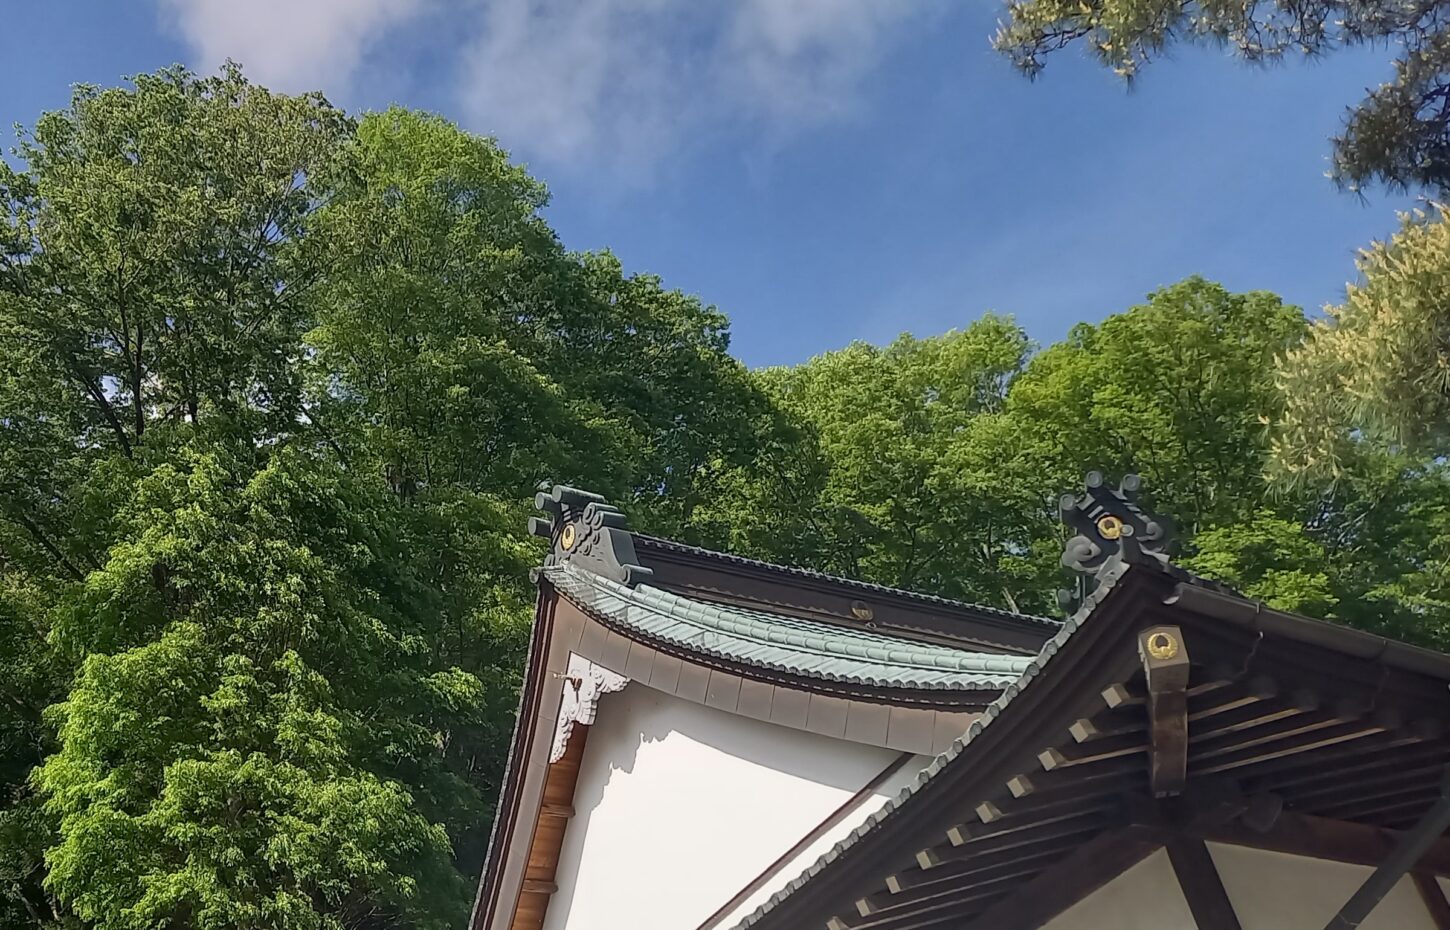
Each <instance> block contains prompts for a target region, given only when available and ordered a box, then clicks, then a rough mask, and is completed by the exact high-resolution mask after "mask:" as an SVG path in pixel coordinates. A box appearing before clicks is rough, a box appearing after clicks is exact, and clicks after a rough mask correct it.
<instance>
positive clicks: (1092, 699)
mask: <svg viewBox="0 0 1450 930" xmlns="http://www.w3.org/2000/svg"><path fill="white" fill-rule="evenodd" d="M1205 604H1216V605H1217V608H1211V610H1210V612H1205V611H1204V610H1202V609H1198V608H1201V607H1202V606H1203V605H1205ZM1244 605H1247V606H1246V607H1245V606H1244ZM1229 610H1236V611H1241V612H1242V611H1245V610H1246V611H1247V612H1249V613H1253V612H1254V607H1253V605H1252V602H1245V601H1243V600H1242V599H1235V598H1232V597H1228V596H1220V595H1214V596H1213V597H1212V598H1203V597H1199V596H1197V595H1189V596H1188V597H1184V596H1183V591H1182V589H1181V588H1180V587H1179V584H1178V580H1177V579H1175V578H1173V577H1172V576H1171V575H1170V574H1167V573H1165V572H1162V571H1158V570H1154V569H1151V568H1147V567H1138V566H1135V567H1133V568H1132V569H1130V570H1128V571H1127V572H1126V573H1125V575H1124V576H1123V577H1122V578H1121V579H1119V580H1118V581H1117V582H1116V585H1115V586H1114V587H1113V588H1112V590H1111V591H1109V592H1108V593H1107V594H1106V596H1105V597H1104V599H1103V600H1102V602H1101V603H1098V604H1097V606H1096V607H1095V608H1094V609H1093V611H1092V614H1091V616H1090V617H1088V618H1086V619H1085V621H1084V622H1082V623H1081V625H1080V627H1078V628H1077V629H1076V630H1075V631H1074V632H1072V635H1071V636H1070V637H1068V638H1067V639H1066V640H1065V641H1064V643H1063V645H1062V646H1061V649H1060V651H1059V652H1058V653H1057V654H1056V655H1055V656H1053V657H1052V658H1051V659H1050V661H1047V662H1046V663H1045V665H1044V666H1043V670H1042V672H1041V673H1040V674H1038V675H1037V676H1036V677H1035V678H1033V679H1031V680H1029V681H1028V682H1027V683H1026V684H1025V686H1024V687H1023V689H1022V690H1021V692H1020V693H1018V694H1016V695H1015V696H1013V697H1012V698H1011V700H1010V701H1007V702H1005V704H1004V705H1003V706H1002V708H1001V711H1000V714H999V715H998V718H997V719H996V720H995V721H994V722H993V723H992V725H988V726H984V727H982V728H980V729H979V730H976V731H975V732H974V734H973V735H972V738H971V739H970V740H969V741H968V742H967V743H966V744H965V745H964V746H961V747H960V750H959V751H956V752H955V753H949V755H952V756H953V757H952V758H951V760H950V761H948V762H945V763H944V764H941V765H940V767H939V768H938V769H937V770H936V771H935V772H934V773H933V775H932V777H931V778H929V779H928V780H927V781H925V782H924V783H923V784H922V785H921V786H920V787H919V788H918V789H917V790H916V791H915V793H914V794H912V795H911V796H909V797H907V798H906V799H905V801H903V802H901V803H900V804H898V805H897V806H896V807H895V809H894V810H892V811H891V812H890V813H889V814H888V815H887V816H885V817H883V818H881V819H879V821H878V822H876V823H874V824H873V825H870V826H869V827H868V828H867V829H864V830H862V831H858V832H857V834H855V835H853V837H852V838H851V840H849V841H847V842H846V843H844V844H842V845H841V846H838V848H837V850H836V851H835V852H834V853H833V856H832V857H830V859H829V861H825V862H823V863H821V864H818V866H817V867H816V869H814V870H813V874H812V875H811V876H810V877H809V879H808V880H806V881H804V882H803V883H798V884H796V885H794V886H793V887H792V888H791V889H790V890H789V891H788V893H786V894H784V895H779V896H777V898H776V899H773V902H772V904H771V905H770V906H768V907H767V908H766V909H765V910H763V911H761V912H757V913H756V914H755V915H753V916H752V917H751V918H747V919H746V920H745V921H744V922H742V924H741V926H748V927H750V928H751V930H756V928H760V930H787V928H789V930H799V928H823V927H824V928H830V930H929V928H935V927H941V928H947V927H950V928H953V930H1030V928H1034V927H1038V926H1040V925H1041V924H1042V923H1044V922H1045V921H1046V920H1048V919H1050V918H1051V917H1052V916H1055V914H1056V913H1058V912H1060V911H1061V910H1063V909H1064V908H1065V907H1066V906H1067V905H1069V904H1071V903H1072V902H1073V901H1074V900H1076V899H1077V898H1080V897H1082V896H1085V895H1086V894H1087V893H1089V892H1091V891H1092V890H1094V889H1095V888H1096V887H1098V886H1100V885H1101V884H1103V883H1105V882H1106V881H1108V880H1110V879H1111V878H1112V877H1114V876H1115V875H1116V874H1119V873H1121V872H1122V871H1123V870H1125V869H1126V868H1128V867H1129V866H1131V865H1132V864H1133V863H1134V862H1136V861H1138V860H1139V859H1141V858H1143V857H1144V856H1146V855H1148V854H1150V853H1151V852H1152V851H1154V850H1155V849H1158V848H1162V847H1163V846H1165V845H1170V852H1173V853H1174V860H1175V861H1174V864H1175V867H1178V866H1180V865H1182V866H1183V868H1185V869H1187V868H1189V867H1190V866H1191V864H1192V863H1193V862H1194V861H1201V857H1200V856H1199V853H1198V851H1197V848H1196V847H1194V846H1193V844H1194V843H1198V844H1201V843H1202V842H1203V841H1205V840H1213V841H1216V842H1224V843H1232V844H1240V845H1252V846H1257V847H1260V848H1266V849H1278V850H1280V851H1284V852H1292V853H1295V854H1298V855H1308V856H1318V857H1322V858H1330V859H1339V860H1341V861H1348V862H1358V863H1362V864H1369V865H1373V864H1377V863H1378V862H1379V861H1380V859H1381V858H1383V856H1384V855H1385V853H1386V852H1387V850H1388V849H1389V847H1390V845H1391V844H1392V842H1393V841H1394V839H1395V838H1396V836H1397V835H1398V833H1399V831H1403V830H1406V829H1408V828H1409V827H1411V826H1412V825H1414V824H1415V823H1416V822H1417V820H1418V819H1419V818H1420V816H1421V814H1422V813H1423V812H1424V811H1425V810H1427V809H1428V808H1429V807H1430V805H1431V804H1432V803H1433V802H1434V801H1435V800H1436V798H1438V796H1439V793H1440V783H1441V780H1442V777H1443V773H1444V771H1445V766H1446V765H1447V763H1450V738H1447V723H1450V692H1447V688H1446V682H1447V680H1450V659H1446V657H1444V656H1438V655H1437V654H1435V653H1427V652H1426V651H1424V650H1412V651H1406V650H1407V649H1408V647H1399V648H1398V649H1391V648H1390V646H1388V645H1386V643H1387V641H1382V642H1381V643H1380V645H1379V646H1376V645H1375V644H1373V643H1370V642H1369V641H1368V640H1367V639H1366V638H1365V636H1366V634H1361V633H1356V632H1354V631H1342V628H1333V627H1330V626H1329V625H1327V624H1321V623H1317V622H1315V621H1309V620H1305V619H1304V618H1291V619H1285V617H1283V616H1280V617H1277V618H1275V619H1274V620H1273V622H1272V623H1268V624H1265V623H1258V624H1254V623H1249V622H1226V620H1225V617H1224V616H1223V615H1224V614H1225V613H1226V612H1227V611H1229ZM1258 613H1260V614H1263V613H1264V611H1263V609H1262V607H1260V609H1259V610H1258ZM1163 625H1171V626H1172V627H1174V628H1176V629H1177V630H1178V631H1180V632H1181V636H1182V639H1183V642H1184V644H1186V647H1187V650H1188V654H1189V655H1190V656H1191V658H1192V663H1191V668H1190V670H1189V674H1188V676H1187V682H1186V687H1185V689H1184V708H1183V716H1184V719H1185V720H1186V730H1187V732H1186V741H1185V743H1184V751H1185V752H1186V776H1185V778H1184V782H1183V786H1182V789H1181V792H1180V793H1178V794H1176V795H1173V796H1169V797H1164V798H1155V797H1154V794H1153V791H1152V790H1150V774H1149V773H1150V761H1152V760H1153V753H1154V747H1155V741H1154V739H1153V737H1152V726H1151V725H1150V724H1151V723H1152V722H1151V721H1150V719H1149V718H1150V714H1149V710H1148V707H1149V694H1148V688H1147V682H1146V680H1145V679H1146V675H1145V664H1144V660H1143V659H1142V657H1141V656H1140V653H1139V642H1138V637H1139V636H1140V634H1142V633H1143V632H1144V631H1146V630H1149V629H1150V628H1153V627H1158V626H1163ZM1396 645H1398V644H1396ZM1169 706H1170V710H1171V707H1172V705H1171V702H1170V705H1169ZM1159 744H1160V745H1165V746H1170V747H1171V746H1172V745H1173V741H1172V740H1164V741H1160V742H1159ZM1160 751H1165V750H1161V749H1160ZM1418 869H1419V870H1420V871H1421V872H1425V873H1431V874H1441V875H1450V843H1447V842H1446V841H1444V840H1441V841H1440V842H1439V843H1438V844H1437V845H1436V846H1435V847H1434V848H1433V849H1432V850H1431V852H1430V853H1429V854H1427V855H1426V856H1425V857H1424V859H1423V860H1422V861H1421V862H1420V864H1419V866H1418ZM1193 891H1194V894H1193V896H1192V897H1191V898H1190V904H1191V905H1194V907H1195V913H1197V912H1198V910H1199V909H1200V908H1202V909H1205V912H1206V913H1211V912H1212V910H1213V908H1214V907H1215V906H1216V905H1215V900H1216V899H1215V892H1214V890H1213V888H1212V883H1211V882H1209V883H1208V884H1205V885H1202V886H1199V887H1195V888H1194V889H1193ZM1211 919H1213V918H1211V917H1203V918H1201V920H1200V922H1202V920H1211ZM1223 925H1224V924H1217V926H1223Z"/></svg>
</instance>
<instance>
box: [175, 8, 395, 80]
mask: <svg viewBox="0 0 1450 930" xmlns="http://www.w3.org/2000/svg"><path fill="white" fill-rule="evenodd" d="M160 5H161V10H162V13H163V16H164V17H165V18H166V19H167V20H168V22H169V24H170V25H171V26H173V27H174V28H175V29H176V30H177V31H178V32H180V34H181V36H182V38H184V39H185V40H186V41H187V42H188V43H189V44H190V45H191V47H192V48H193V50H194V51H195V52H196V55H197V57H198V58H199V59H201V66H202V67H205V68H214V67H216V66H218V65H220V64H221V63H222V62H223V61H225V60H226V59H228V58H231V59H234V60H236V61H239V62H241V63H242V65H243V66H244V67H245V68H246V69H247V74H248V75H249V76H250V77H251V78H252V79H253V80H256V81H259V82H261V83H263V84H266V85H267V86H269V87H272V88H275V89H277V90H285V91H292V92H297V91H304V90H323V91H327V92H337V91H340V90H342V89H345V88H346V87H347V85H348V84H349V82H350V81H351V80H352V78H353V76H354V74H355V73H356V71H357V69H358V66H359V65H360V64H361V62H362V59H363V55H364V54H365V53H366V52H367V51H368V49H369V47H370V46H371V45H372V44H373V43H374V42H376V41H377V40H378V38H379V37H380V36H381V35H382V34H383V33H385V32H386V31H387V29H388V28H389V27H391V26H394V25H397V24H399V23H402V22H404V21H406V20H408V19H409V18H411V17H412V16H413V15H415V14H416V13H417V12H418V11H419V10H420V9H421V7H422V6H423V0H160Z"/></svg>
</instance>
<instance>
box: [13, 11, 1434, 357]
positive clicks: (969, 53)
mask: <svg viewBox="0 0 1450 930" xmlns="http://www.w3.org/2000/svg"><path fill="white" fill-rule="evenodd" d="M999 12H1000V6H999V5H998V4H997V3H996V2H989V0H974V2H972V3H961V4H948V3H946V2H941V0H920V2H891V0H791V2H789V3H785V2H778V0H732V2H729V3H714V4H711V3H703V4H702V3H699V2H698V0H252V2H249V3H235V2H230V0H141V2H133V3H116V2H114V0H48V2H46V3H34V2H32V3H23V4H17V5H16V6H15V7H14V8H12V9H10V10H7V27H8V28H7V30H6V31H4V32H0V120H3V121H4V122H5V123H6V124H9V123H13V122H17V121H18V122H22V123H30V122H32V121H33V120H34V118H35V116H36V115H37V114H38V113H40V112H41V111H42V110H44V109H48V108H54V107H56V106H60V105H63V104H64V102H65V100H66V97H67V94H68V88H69V85H70V84H72V83H74V82H78V81H88V82H95V83H104V84H111V83H117V82H119V80H120V79H121V77H122V76H123V75H126V74H129V73H134V72H136V71H144V70H151V69H154V68H158V67H162V66H164V65H167V64H170V63H173V62H177V61H180V62H184V63H186V64H189V65H191V66H193V67H196V68H198V69H201V70H211V69H213V68H215V67H216V66H217V65H218V64H219V63H220V62H221V61H222V60H223V59H225V58H226V57H232V58H234V59H236V60H238V61H240V62H242V63H243V65H244V66H245V67H246V68H247V70H248V72H249V73H250V74H251V75H252V76H253V77H254V78H255V79H257V80H260V81H262V82H264V83H267V84H269V85H271V86H274V87H278V88H280V89H286V90H299V89H306V88H316V89H321V90H323V91H324V92H325V93H327V95H328V96H329V97H330V98H331V99H332V100H333V101H334V102H337V103H339V104H342V105H345V106H347V107H348V108H349V109H352V110H355V111H356V110H361V109H372V108H378V107H382V106H386V105H387V104H389V103H394V102H396V103H401V104H405V105H409V106H417V107H422V108H426V109H431V110H435V111H438V112H441V113H444V114H445V115H448V116H450V117H452V118H454V119H456V120H458V121H459V122H460V123H462V124H463V125H464V126H466V127H467V128H469V129H472V130H475V131H478V132H484V133H490V134H493V135H496V136H498V137H499V139H500V141H501V142H502V143H503V144H504V145H505V147H507V148H509V149H510V150H511V151H512V152H514V154H515V155H516V157H518V158H519V159H521V160H523V161H525V162H526V163H527V164H528V165H529V166H530V168H531V170H532V171H533V172H534V173H535V174H536V175H537V176H539V177H541V178H542V179H544V180H545V181H546V182H547V183H548V184H549V186H550V189H551V190H552V192H553V195H554V201H553V204H552V205H551V206H550V208H549V210H548V216H549V219H550V221H551V222H552V223H553V225H554V227H555V228H556V229H557V230H558V231H559V233H560V235H561V236H562V238H563V239H564V241H565V243H566V244H567V245H569V246H570V247H573V248H580V249H593V248H604V247H608V248H611V249H613V250H614V251H615V252H616V253H617V254H618V255H619V256H620V257H621V259H622V260H623V261H624V263H625V265H626V267H628V268H630V269H631V270H637V271H649V272H653V273H656V274H659V275H661V276H662V277H663V278H664V280H665V281H666V282H667V283H668V284H669V285H671V286H674V287H678V288H681V289H683V290H686V291H689V292H691V293H695V294H698V295H700V297H701V298H702V299H704V300H705V301H707V302H709V303H713V304H716V305H717V306H719V307H720V308H721V309H723V310H724V311H725V312H727V313H728V314H729V315H730V317H731V319H732V321H733V329H734V347H735V351H736V353H737V354H738V355H739V356H740V357H741V358H742V359H744V360H745V361H746V362H747V363H749V364H752V365H764V364H781V363H792V362H797V361H801V360H803V359H805V358H808V357H810V356H811V355H814V354H816V353H819V352H822V351H825V350H828V349H832V348H837V347H840V346H842V345H845V344H846V343H848V342H850V341H851V340H853V339H866V340H871V341H875V342H882V341H886V340H889V339H891V338H892V337H894V336H895V335H896V334H897V333H899V332H901V331H911V332H914V333H916V334H917V335H927V334H931V333H937V332H942V331H945V330H948V329H951V328H954V327H961V326H964V325H966V324H967V323H969V322H970V321H971V320H973V319H975V318H976V317H978V316H980V315H981V314H982V313H983V312H985V311H988V310H993V311H997V312H1001V313H1009V314H1012V315H1013V316H1015V317H1016V319H1017V320H1018V321H1019V322H1020V323H1021V324H1022V325H1023V326H1025V327H1026V328H1027V330H1028V332H1029V333H1031V335H1032V336H1033V337H1034V338H1035V339H1037V340H1038V341H1039V342H1042V343H1047V342H1051V341H1053V340H1055V339H1058V338H1060V337H1061V336H1062V335H1063V334H1064V333H1065V332H1066V331H1067V330H1068V328H1069V327H1070V326H1072V324H1074V323H1076V322H1078V321H1083V320H1088V321H1092V320H1098V319H1101V318H1102V317H1104V316H1106V315H1108V314H1110V313H1113V312H1116V311H1119V310H1122V309H1125V308H1127V307H1128V306H1131V305H1132V304H1133V303H1135V302H1137V301H1139V300H1141V299H1142V297H1143V296H1144V295H1145V294H1146V293H1147V292H1148V291H1150V290H1152V289H1153V288H1155V287H1158V286H1161V285H1164V284H1168V283H1171V282H1173V281H1175V280H1178V279H1180V278H1182V277H1184V276H1187V275H1190V274H1202V275H1204V276H1206V277H1209V278H1213V279H1216V280H1219V281H1222V282H1224V283H1225V284H1226V285H1228V286H1229V287H1231V288H1234V289H1254V288H1264V289H1269V290H1273V291H1276V292H1278V293H1280V294H1282V295H1284V296H1285V298H1286V299H1288V300H1290V301H1292V302H1294V303H1298V304H1300V305H1302V306H1305V307H1307V308H1310V309H1315V308H1318V307H1320V306H1322V305H1323V304H1325V303H1327V302H1332V301H1336V300H1338V299H1339V298H1340V297H1341V295H1342V294H1343V291H1344V285H1345V282H1346V281H1348V280H1350V279H1352V278H1353V275H1354V265H1353V260H1354V255H1355V252H1356V250H1357V249H1358V248H1360V247H1362V246H1363V245H1365V244H1367V243H1368V242H1369V241H1370V240H1372V239H1374V238H1377V237H1382V236H1384V235H1386V234H1388V233H1389V232H1390V231H1391V230H1392V229H1393V228H1394V226H1395V224H1396V219H1395V213H1396V211H1397V210H1400V209H1404V208H1405V207H1407V206H1410V205H1412V203H1413V201H1412V200H1410V199H1409V198H1405V197H1394V196H1389V195H1387V194H1385V193H1383V192H1381V191H1371V192H1370V194H1369V197H1368V198H1367V200H1363V201H1362V200H1360V199H1357V198H1355V197H1352V196H1350V195H1346V194H1342V193H1339V192H1337V191H1336V190H1335V189H1334V187H1333V186H1332V185H1331V184H1330V183H1329V182H1328V181H1327V180H1326V179H1325V178H1324V171H1325V169H1326V168H1327V165H1328V162H1327V156H1328V153H1329V144H1328V137H1329V136H1330V135H1331V134H1332V133H1333V132H1334V131H1335V130H1336V129H1337V128H1338V127H1339V125H1340V123H1341V121H1342V119H1343V115H1344V111H1345V108H1346V106H1347V105H1349V104H1350V103H1353V102H1356V101H1358V100H1359V99H1360V98H1361V97H1362V96H1363V94H1364V89H1365V88H1366V87H1368V86H1372V85H1375V84H1378V83H1379V82H1381V81H1383V80H1385V79H1386V77H1387V76H1388V75H1389V64H1388V61H1387V58H1386V56H1385V55H1384V54H1383V53H1378V54H1376V53H1374V52H1372V51H1371V52H1355V53H1352V54H1348V55H1340V56H1337V57H1333V58H1330V59H1327V60H1325V61H1322V62H1317V63H1313V64H1307V65H1306V64H1294V65H1292V66H1287V67H1282V68H1277V69H1273V70H1268V71H1261V70H1254V69H1249V68H1245V67H1243V66H1241V65H1239V64H1237V63H1235V62H1233V61H1231V60H1229V59H1228V58H1227V57H1226V55H1225V54H1224V53H1221V52H1217V51H1194V50H1181V51H1179V52H1177V53H1176V54H1175V56H1174V60H1172V61H1168V62H1162V63H1159V64H1156V65H1154V66H1152V67H1150V68H1148V69H1147V70H1146V71H1145V72H1144V74H1143V76H1142V78H1141V79H1140V81H1139V83H1138V84H1137V85H1136V86H1135V88H1134V89H1133V90H1132V91H1131V92H1130V91H1128V90H1126V89H1125V88H1124V86H1123V85H1122V84H1121V82H1119V81H1118V80H1117V79H1116V78H1114V77H1113V76H1112V75H1111V74H1110V73H1107V72H1106V71H1104V70H1102V69H1100V68H1098V67H1097V66H1095V65H1093V64H1092V63H1090V62H1088V61H1086V60H1085V59H1084V57H1083V54H1082V53H1081V51H1080V50H1077V49H1071V50H1068V51H1066V52H1064V53H1060V54H1059V55H1058V56H1056V57H1055V58H1053V59H1050V60H1049V64H1048V69H1047V72H1046V74H1045V75H1044V76H1043V77H1042V78H1041V79H1039V80H1038V81H1036V82H1029V81H1027V80H1025V79H1023V78H1021V77H1020V76H1018V75H1017V74H1016V73H1015V72H1013V70H1012V69H1011V67H1010V66H1009V65H1008V63H1007V62H1006V61H1005V60H1004V59H1002V58H1001V57H1000V56H998V55H996V54H995V53H993V52H992V51H991V50H990V48H989V47H988V40H989V37H990V35H991V33H992V32H993V30H994V28H995V23H996V19H997V17H998V15H999Z"/></svg>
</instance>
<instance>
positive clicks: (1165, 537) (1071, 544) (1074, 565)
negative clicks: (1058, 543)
mask: <svg viewBox="0 0 1450 930" xmlns="http://www.w3.org/2000/svg"><path fill="white" fill-rule="evenodd" d="M1142 486H1143V479H1142V478H1140V477H1138V476H1137V475H1124V476H1123V480H1122V481H1121V482H1119V483H1118V487H1117V490H1114V489H1112V488H1110V487H1108V486H1107V485H1106V484H1104V482H1103V473H1102V472H1100V471H1090V472H1088V473H1087V477H1086V478H1084V479H1083V487H1084V493H1082V494H1080V495H1079V494H1064V495H1063V496H1062V498H1061V500H1060V501H1059V503H1058V508H1059V510H1060V511H1061V513H1062V520H1063V522H1064V523H1066V524H1067V525H1068V526H1069V527H1071V528H1073V529H1075V530H1077V535H1076V536H1074V537H1072V538H1071V539H1069V540H1068V541H1067V545H1066V546H1065V547H1064V548H1063V552H1062V564H1063V566H1064V567H1066V568H1070V569H1072V570H1073V571H1074V572H1077V573H1078V578H1077V583H1076V585H1075V590H1071V591H1068V590H1062V591H1058V592H1057V600H1058V604H1059V605H1060V606H1061V607H1062V608H1063V609H1064V610H1067V611H1071V610H1073V609H1074V608H1075V607H1076V606H1077V605H1079V604H1081V603H1082V601H1083V600H1084V599H1086V598H1087V597H1088V595H1090V594H1092V592H1093V591H1094V590H1095V589H1096V588H1097V586H1098V585H1099V584H1100V583H1101V582H1102V581H1103V580H1104V579H1106V578H1107V577H1109V576H1110V575H1115V574H1117V573H1118V572H1119V571H1121V569H1122V567H1123V565H1125V564H1127V563H1130V562H1139V563H1142V562H1145V561H1152V562H1156V563H1158V564H1159V565H1167V564H1168V543H1169V533H1168V525H1167V522H1166V521H1164V520H1162V519H1160V518H1158V517H1154V516H1151V515H1149V514H1147V513H1145V512H1144V511H1143V509H1142V508H1141V507H1139V506H1138V492H1139V491H1140V490H1141V489H1142Z"/></svg>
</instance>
